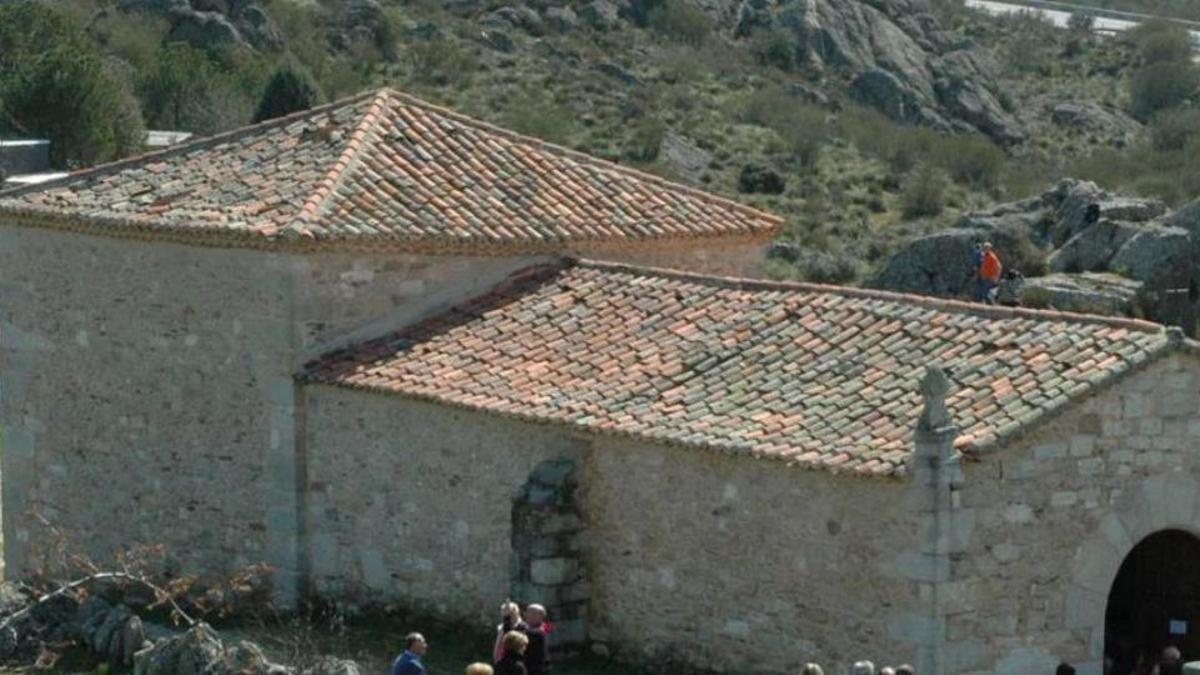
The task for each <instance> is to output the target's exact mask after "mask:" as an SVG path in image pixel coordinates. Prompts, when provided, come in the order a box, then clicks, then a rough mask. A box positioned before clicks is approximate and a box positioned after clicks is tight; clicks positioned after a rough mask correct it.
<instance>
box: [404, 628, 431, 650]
mask: <svg viewBox="0 0 1200 675" xmlns="http://www.w3.org/2000/svg"><path fill="white" fill-rule="evenodd" d="M404 648H405V649H406V650H408V651H410V652H412V653H414V654H416V655H417V656H424V655H425V650H426V649H428V648H429V644H428V643H426V642H425V636H424V635H421V634H420V633H409V634H408V635H405V636H404Z"/></svg>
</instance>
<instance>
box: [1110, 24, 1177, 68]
mask: <svg viewBox="0 0 1200 675" xmlns="http://www.w3.org/2000/svg"><path fill="white" fill-rule="evenodd" d="M1126 39H1127V40H1129V42H1131V43H1132V44H1133V45H1134V47H1135V48H1136V49H1137V50H1138V53H1139V54H1140V55H1141V57H1142V62H1143V63H1145V64H1147V65H1149V64H1153V63H1167V62H1171V61H1186V60H1188V59H1190V58H1191V56H1192V38H1191V35H1190V34H1189V33H1188V31H1187V29H1186V28H1184V27H1183V26H1181V25H1179V24H1177V23H1172V22H1170V21H1164V20H1161V19H1155V20H1151V21H1146V22H1144V23H1141V24H1139V25H1137V26H1135V27H1134V28H1132V29H1130V30H1129V32H1128V33H1126Z"/></svg>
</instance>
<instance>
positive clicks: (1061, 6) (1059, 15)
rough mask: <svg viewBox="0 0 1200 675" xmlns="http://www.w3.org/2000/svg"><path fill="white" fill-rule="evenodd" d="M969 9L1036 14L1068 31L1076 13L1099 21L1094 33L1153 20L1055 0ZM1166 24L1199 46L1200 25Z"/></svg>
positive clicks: (983, 1)
mask: <svg viewBox="0 0 1200 675" xmlns="http://www.w3.org/2000/svg"><path fill="white" fill-rule="evenodd" d="M965 1H966V4H967V6H968V7H974V8H977V9H981V10H983V11H985V12H987V13H989V14H1017V13H1020V12H1029V11H1036V12H1039V13H1041V14H1042V15H1044V16H1045V17H1046V18H1047V19H1048V20H1049V21H1051V22H1053V23H1054V25H1056V26H1060V27H1065V26H1066V25H1067V21H1068V20H1069V19H1070V18H1071V15H1072V14H1074V13H1076V12H1083V13H1086V14H1091V15H1092V16H1093V17H1095V19H1096V23H1095V30H1096V31H1097V32H1102V33H1119V32H1121V31H1125V30H1129V29H1130V28H1132V27H1134V26H1136V25H1138V24H1139V23H1141V22H1143V21H1146V20H1147V19H1151V18H1154V17H1151V16H1150V15H1148V14H1136V13H1133V12H1120V11H1115V10H1108V9H1101V8H1096V7H1088V6H1087V5H1074V4H1071V3H1066V2H1055V1H1053V0H1049V1H1048V0H1008V1H1001V0H965ZM1162 18H1164V19H1165V20H1167V21H1171V22H1174V23H1178V24H1181V25H1183V26H1186V27H1187V28H1189V29H1191V33H1192V39H1193V40H1194V41H1196V43H1197V44H1200V22H1196V21H1188V20H1186V19H1175V18H1169V17H1162Z"/></svg>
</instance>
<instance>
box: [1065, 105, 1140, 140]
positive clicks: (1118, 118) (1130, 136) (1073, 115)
mask: <svg viewBox="0 0 1200 675" xmlns="http://www.w3.org/2000/svg"><path fill="white" fill-rule="evenodd" d="M1044 105H1045V108H1044V109H1045V111H1046V114H1047V115H1048V116H1049V118H1050V120H1051V121H1052V122H1054V124H1057V125H1059V126H1061V127H1066V128H1067V129H1071V130H1074V131H1080V132H1087V133H1093V134H1102V135H1103V136H1104V137H1107V138H1112V139H1115V140H1117V141H1118V142H1120V143H1125V144H1128V143H1131V142H1133V140H1134V139H1136V138H1138V137H1139V136H1140V135H1141V134H1142V132H1143V130H1144V127H1143V126H1142V123H1141V122H1138V121H1137V120H1135V119H1134V118H1132V117H1130V116H1129V115H1128V114H1127V113H1126V112H1125V111H1123V110H1120V109H1118V108H1114V107H1111V106H1107V105H1104V104H1103V103H1100V102H1099V101H1092V100H1087V99H1082V100H1068V101H1055V100H1051V101H1049V102H1047V103H1045V104H1044Z"/></svg>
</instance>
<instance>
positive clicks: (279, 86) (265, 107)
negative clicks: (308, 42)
mask: <svg viewBox="0 0 1200 675" xmlns="http://www.w3.org/2000/svg"><path fill="white" fill-rule="evenodd" d="M320 100H321V92H320V91H318V90H317V85H316V83H315V82H313V80H312V76H311V75H309V74H308V73H306V72H304V71H303V70H302V69H300V68H299V67H297V66H295V65H292V64H285V65H284V66H282V67H281V68H280V69H279V70H277V71H275V74H274V75H272V76H271V80H270V81H269V82H267V87H266V89H264V90H263V95H262V99H261V100H259V102H258V110H257V111H256V112H255V113H254V121H255V122H261V121H263V120H269V119H273V118H275V117H283V116H284V115H287V114H290V113H294V112H297V111H300V110H308V109H309V108H311V107H313V106H314V105H316V104H317V103H318V102H320Z"/></svg>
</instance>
